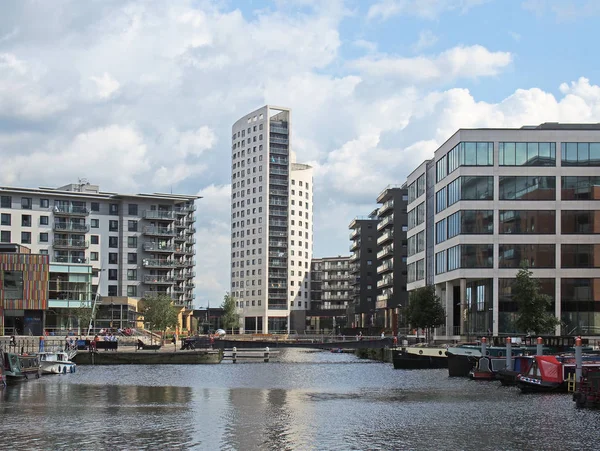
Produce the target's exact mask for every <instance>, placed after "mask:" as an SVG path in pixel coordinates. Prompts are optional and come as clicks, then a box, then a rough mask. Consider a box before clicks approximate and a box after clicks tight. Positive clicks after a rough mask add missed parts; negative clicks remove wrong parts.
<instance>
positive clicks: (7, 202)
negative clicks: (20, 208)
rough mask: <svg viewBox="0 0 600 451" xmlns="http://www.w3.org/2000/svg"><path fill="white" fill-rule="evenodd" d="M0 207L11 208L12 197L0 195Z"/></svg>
mask: <svg viewBox="0 0 600 451" xmlns="http://www.w3.org/2000/svg"><path fill="white" fill-rule="evenodd" d="M0 208H12V197H11V196H0Z"/></svg>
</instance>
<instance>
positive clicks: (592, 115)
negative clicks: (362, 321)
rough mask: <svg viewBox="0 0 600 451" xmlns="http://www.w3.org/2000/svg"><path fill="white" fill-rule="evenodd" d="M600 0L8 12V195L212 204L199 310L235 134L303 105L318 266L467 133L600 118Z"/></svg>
mask: <svg viewBox="0 0 600 451" xmlns="http://www.w3.org/2000/svg"><path fill="white" fill-rule="evenodd" d="M599 18H600V1H596V0H560V1H559V0H556V1H555V0H522V1H521V0H373V1H362V0H347V1H343V0H328V1H323V0H273V1H267V0H261V1H258V0H247V1H233V0H229V1H224V2H216V1H209V0H177V1H175V0H174V1H157V2H147V1H143V0H105V1H102V2H81V1H77V0H56V1H53V2H39V1H35V0H24V1H21V0H9V1H6V2H3V7H2V14H1V15H0V156H1V157H2V160H1V164H2V166H1V170H0V183H1V184H3V185H9V186H28V187H30V186H31V187H35V186H53V185H54V186H60V185H63V184H66V183H69V182H73V181H76V180H77V179H78V178H81V177H85V178H87V179H88V180H90V182H92V183H98V184H100V185H101V188H102V189H104V190H107V191H122V192H160V191H162V192H164V191H170V190H173V192H183V193H191V194H199V195H201V196H203V199H202V200H201V201H200V202H199V205H198V236H197V239H198V257H197V262H198V268H197V271H196V272H197V278H196V283H197V287H198V288H197V303H198V305H206V304H207V302H208V301H209V300H210V302H211V304H212V305H214V304H216V303H219V302H220V299H221V298H222V296H223V294H224V293H225V291H227V290H228V285H229V255H230V248H229V245H230V240H229V236H230V229H229V215H230V202H231V200H230V164H231V160H230V142H229V140H230V138H229V137H230V130H231V125H232V124H233V123H234V122H235V121H236V120H237V119H238V118H240V117H241V116H243V115H244V114H245V113H246V112H248V111H252V110H254V109H256V108H258V107H260V106H262V105H264V104H267V103H268V104H274V105H284V106H287V107H291V108H292V111H293V113H292V114H293V127H294V131H293V143H292V147H293V150H294V151H295V152H296V153H297V156H298V160H299V161H300V162H306V163H309V164H311V165H313V167H314V168H315V180H314V187H315V201H314V224H315V228H314V230H315V237H314V243H315V244H314V255H315V256H317V257H319V256H328V255H339V254H342V255H344V254H346V255H347V254H348V253H349V252H348V245H349V241H348V230H347V226H348V224H349V222H350V221H351V219H352V218H353V217H354V216H357V215H364V214H367V213H369V212H370V211H372V210H373V208H374V207H375V206H376V205H375V198H376V196H377V194H378V193H379V192H380V191H381V190H382V189H383V188H384V187H385V186H386V185H387V184H399V183H402V182H403V181H404V179H405V177H406V175H407V174H408V173H409V172H410V171H411V170H412V169H413V168H414V167H416V165H418V164H419V163H420V162H421V161H422V160H423V159H425V158H428V157H429V156H431V155H432V153H433V151H434V150H435V149H436V148H437V147H438V146H439V145H440V144H441V143H443V142H444V141H445V140H446V139H447V138H448V137H449V136H450V135H451V134H452V133H454V132H455V131H456V129H458V128H460V127H463V128H469V127H520V126H521V125H525V124H527V125H531V124H538V123H541V122H544V121H561V122H600V87H599V86H598V85H599V84H600V68H599V64H598V62H597V38H596V36H597V24H598V20H599Z"/></svg>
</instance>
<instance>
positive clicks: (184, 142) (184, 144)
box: [177, 126, 217, 157]
mask: <svg viewBox="0 0 600 451" xmlns="http://www.w3.org/2000/svg"><path fill="white" fill-rule="evenodd" d="M216 142H217V135H215V132H214V131H213V130H212V129H211V128H210V127H207V126H202V127H200V128H199V129H197V130H191V131H186V132H184V133H182V134H181V135H180V136H179V145H178V146H177V154H178V155H179V156H181V157H186V156H188V155H192V156H195V157H199V156H200V155H202V153H203V152H205V151H206V150H209V149H212V147H213V146H214V145H215V143H216Z"/></svg>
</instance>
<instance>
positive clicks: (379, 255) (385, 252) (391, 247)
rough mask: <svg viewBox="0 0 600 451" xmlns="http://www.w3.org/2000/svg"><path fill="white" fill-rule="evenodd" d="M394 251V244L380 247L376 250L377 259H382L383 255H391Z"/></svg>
mask: <svg viewBox="0 0 600 451" xmlns="http://www.w3.org/2000/svg"><path fill="white" fill-rule="evenodd" d="M393 253H394V244H393V243H392V244H390V245H389V246H385V247H384V248H383V249H381V250H380V251H379V252H377V258H378V259H382V258H383V257H385V256H387V255H393Z"/></svg>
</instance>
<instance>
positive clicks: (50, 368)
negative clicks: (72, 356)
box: [38, 351, 77, 374]
mask: <svg viewBox="0 0 600 451" xmlns="http://www.w3.org/2000/svg"><path fill="white" fill-rule="evenodd" d="M38 356H39V357H40V366H41V368H42V373H43V374H68V373H74V372H75V368H76V367H77V364H75V363H73V362H71V360H69V355H68V354H67V353H66V352H64V351H58V352H40V353H39V354H38Z"/></svg>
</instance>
